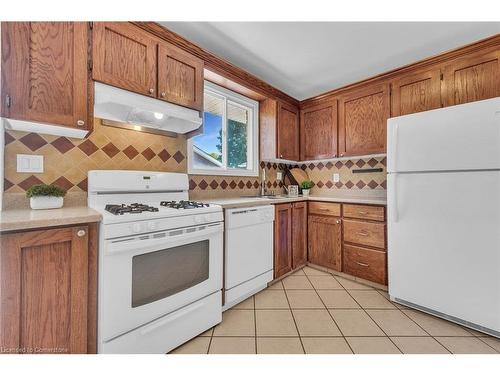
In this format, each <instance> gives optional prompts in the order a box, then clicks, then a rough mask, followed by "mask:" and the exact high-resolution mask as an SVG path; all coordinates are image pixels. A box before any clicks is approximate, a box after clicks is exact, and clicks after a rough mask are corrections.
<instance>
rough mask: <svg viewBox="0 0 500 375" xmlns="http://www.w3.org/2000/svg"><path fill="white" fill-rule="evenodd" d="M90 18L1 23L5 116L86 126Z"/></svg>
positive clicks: (3, 110)
mask: <svg viewBox="0 0 500 375" xmlns="http://www.w3.org/2000/svg"><path fill="white" fill-rule="evenodd" d="M87 40H88V24H87V23H86V22H2V104H3V105H2V115H3V116H5V117H9V118H13V119H17V120H26V121H35V122H43V123H50V124H56V125H64V126H71V127H81V128H84V129H86V128H87V96H88V95H87V83H88V77H87V72H88V70H87V61H88V60H87V43H88V42H87Z"/></svg>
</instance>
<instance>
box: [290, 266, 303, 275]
mask: <svg viewBox="0 0 500 375" xmlns="http://www.w3.org/2000/svg"><path fill="white" fill-rule="evenodd" d="M304 268H305V267H302V268H300V269H298V270H296V271H293V273H292V275H293V276H303V275H305V273H304Z"/></svg>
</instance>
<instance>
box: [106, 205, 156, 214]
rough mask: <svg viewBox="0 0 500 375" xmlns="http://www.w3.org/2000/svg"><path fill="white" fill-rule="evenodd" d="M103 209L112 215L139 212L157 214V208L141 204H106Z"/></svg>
mask: <svg viewBox="0 0 500 375" xmlns="http://www.w3.org/2000/svg"><path fill="white" fill-rule="evenodd" d="M104 209H105V210H106V211H108V212H111V213H112V214H113V215H123V214H127V213H128V214H140V213H141V212H158V211H159V209H158V208H157V207H153V206H148V205H147V204H142V203H132V204H129V205H125V204H107V205H106V207H104Z"/></svg>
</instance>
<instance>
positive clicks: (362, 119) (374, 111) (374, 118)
mask: <svg viewBox="0 0 500 375" xmlns="http://www.w3.org/2000/svg"><path fill="white" fill-rule="evenodd" d="M389 117H390V91H389V85H388V84H377V85H371V86H368V87H366V88H364V89H362V90H357V91H355V92H352V93H349V94H346V95H345V96H343V97H342V98H341V100H340V102H339V151H340V156H352V155H369V154H378V153H384V152H386V128H387V119H388V118H389Z"/></svg>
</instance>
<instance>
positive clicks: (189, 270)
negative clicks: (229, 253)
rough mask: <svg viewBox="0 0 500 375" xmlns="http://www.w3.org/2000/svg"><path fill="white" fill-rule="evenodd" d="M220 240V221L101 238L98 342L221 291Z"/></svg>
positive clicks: (107, 339)
mask: <svg viewBox="0 0 500 375" xmlns="http://www.w3.org/2000/svg"><path fill="white" fill-rule="evenodd" d="M222 241H223V224H222V223H214V224H207V225H202V226H195V227H187V228H180V229H174V230H169V231H162V232H155V233H149V234H144V235H137V236H130V237H122V238H116V239H110V240H106V241H105V242H104V246H103V247H104V249H101V253H100V259H99V340H100V341H101V342H103V341H104V342H105V341H109V340H111V339H113V338H115V337H117V336H119V335H121V334H123V333H125V332H128V331H130V330H132V329H134V328H137V327H139V326H141V325H143V324H146V323H148V322H150V321H152V320H153V319H156V318H158V317H161V316H163V315H165V314H168V313H170V312H172V311H174V310H177V309H179V308H181V307H183V306H186V305H188V304H189V303H192V302H194V301H197V300H199V299H200V298H203V297H206V296H208V295H210V294H212V293H214V292H217V291H219V290H221V289H222V262H223V260H222V251H223V242H222ZM221 304H222V301H221Z"/></svg>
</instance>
